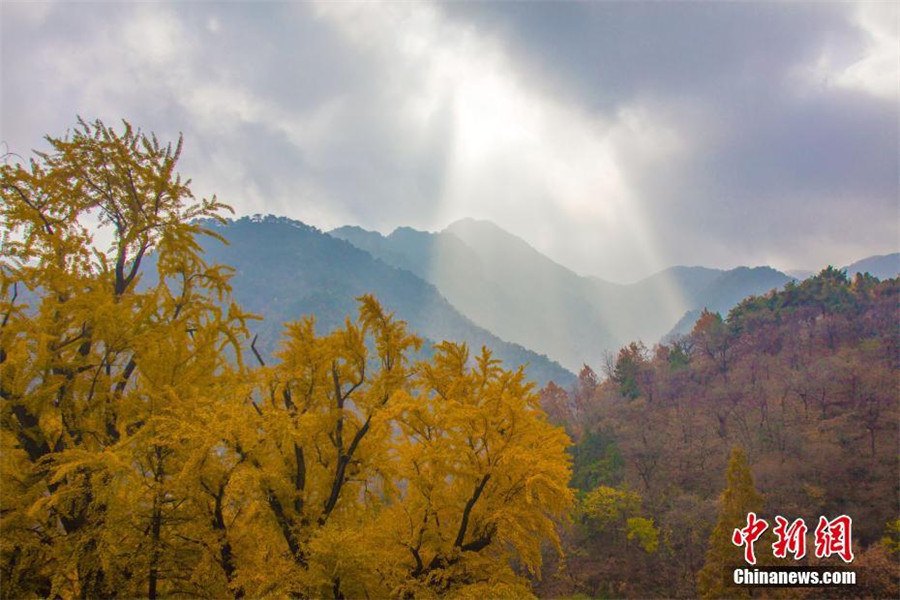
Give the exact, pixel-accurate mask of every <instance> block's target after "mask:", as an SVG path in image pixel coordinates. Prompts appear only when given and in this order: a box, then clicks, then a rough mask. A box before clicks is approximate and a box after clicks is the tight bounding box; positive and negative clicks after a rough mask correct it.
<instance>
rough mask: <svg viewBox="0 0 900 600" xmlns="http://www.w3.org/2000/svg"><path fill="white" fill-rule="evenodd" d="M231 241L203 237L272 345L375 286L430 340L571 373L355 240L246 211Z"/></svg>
mask: <svg viewBox="0 0 900 600" xmlns="http://www.w3.org/2000/svg"><path fill="white" fill-rule="evenodd" d="M217 232H218V233H220V234H221V235H222V236H223V237H225V238H226V239H227V240H228V241H229V243H230V245H228V246H225V245H223V244H221V243H217V242H214V241H213V242H207V243H205V248H206V253H207V258H208V260H210V261H212V262H217V263H223V264H227V265H231V266H232V267H233V268H235V270H236V273H235V276H234V279H233V280H232V285H233V286H234V296H235V299H236V300H237V301H238V302H240V303H241V304H242V305H243V306H244V307H245V308H246V309H247V310H249V311H251V312H255V313H258V314H261V315H263V316H264V317H265V320H264V322H263V323H262V324H254V325H253V329H254V330H256V331H259V332H260V337H261V341H262V346H263V348H264V349H266V350H267V351H271V349H272V348H273V347H274V344H275V341H276V340H277V339H278V336H279V335H280V332H281V329H282V326H281V324H282V323H283V322H285V321H289V320H293V319H298V318H300V317H302V316H304V315H308V314H314V315H315V316H316V320H317V324H318V326H319V327H320V328H321V330H322V331H327V330H330V329H332V328H334V327H336V326H338V325H341V324H343V322H344V319H345V318H346V317H347V316H353V315H355V314H356V309H357V304H356V300H355V299H356V298H357V297H358V296H360V295H362V294H365V293H373V294H375V296H376V297H377V298H378V299H379V301H380V302H381V303H382V304H383V305H384V306H385V307H386V308H388V309H389V310H393V311H396V312H397V314H398V316H399V317H400V318H402V319H404V320H406V321H407V322H408V323H409V325H410V327H411V328H412V329H413V330H415V331H417V332H418V333H419V334H420V335H422V336H425V337H427V338H429V339H430V340H436V341H441V340H445V339H446V340H454V341H464V342H468V343H469V345H470V347H472V348H474V349H476V350H477V349H480V347H481V346H482V345H486V346H488V347H489V348H491V349H492V350H494V352H495V356H496V357H497V358H500V359H501V360H503V361H504V363H505V364H506V365H507V366H510V367H512V366H517V365H519V364H523V363H526V362H527V363H530V367H529V369H528V373H529V375H530V376H531V377H532V378H533V379H534V380H535V381H537V382H539V383H544V382H546V381H548V380H550V379H552V380H554V381H556V382H557V383H563V384H564V383H568V382H569V381H571V380H572V379H573V377H574V376H573V375H572V374H571V373H570V372H568V371H566V370H565V369H563V368H562V367H560V366H559V365H558V364H556V363H553V362H551V361H550V360H548V359H547V358H546V357H544V356H540V355H538V354H535V353H534V352H531V351H529V350H527V349H526V348H523V347H521V346H518V345H516V344H510V343H507V342H505V341H503V340H501V339H499V338H498V337H497V336H495V335H493V334H492V333H491V332H489V331H487V330H485V329H483V328H481V327H478V326H477V325H475V324H474V323H472V322H471V321H470V320H469V319H467V318H466V317H464V316H463V315H461V314H460V313H459V312H458V311H457V310H456V309H455V308H454V307H453V306H452V305H451V304H450V303H449V302H447V300H446V299H445V298H444V297H443V296H441V294H440V293H439V292H438V291H437V290H436V289H435V288H434V287H433V286H432V285H429V284H428V283H426V282H425V281H423V280H422V279H420V278H419V277H416V276H415V275H414V274H413V273H411V272H409V271H405V270H402V269H398V268H394V267H391V266H389V265H388V264H386V263H385V262H382V261H380V260H377V259H375V258H373V257H372V256H371V255H370V254H369V253H367V252H365V251H363V250H360V249H359V248H356V247H355V246H353V245H351V244H349V243H347V242H345V241H342V240H339V239H336V238H333V237H331V236H328V235H326V234H324V233H322V232H321V231H319V230H317V229H315V228H312V227H309V226H307V225H304V224H303V223H300V222H298V221H292V220H289V219H284V218H276V217H265V218H253V219H251V218H243V219H240V220H237V221H233V222H230V223H229V224H228V225H226V226H220V227H219V228H217Z"/></svg>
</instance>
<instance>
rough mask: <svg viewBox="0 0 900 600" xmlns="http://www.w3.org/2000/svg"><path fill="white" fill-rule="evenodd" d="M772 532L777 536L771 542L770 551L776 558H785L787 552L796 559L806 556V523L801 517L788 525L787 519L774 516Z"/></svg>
mask: <svg viewBox="0 0 900 600" xmlns="http://www.w3.org/2000/svg"><path fill="white" fill-rule="evenodd" d="M772 532H773V533H774V534H775V536H776V537H777V538H778V539H777V540H776V541H775V543H774V544H772V553H773V554H774V555H775V557H776V558H786V557H787V554H788V552H790V553H791V554H793V555H794V559H796V560H800V559H801V558H803V557H804V556H806V523H804V522H803V519H797V520H796V521H794V522H793V523H791V525H790V526H788V520H787V519H785V518H784V517H781V516H779V517H775V529H773V530H772Z"/></svg>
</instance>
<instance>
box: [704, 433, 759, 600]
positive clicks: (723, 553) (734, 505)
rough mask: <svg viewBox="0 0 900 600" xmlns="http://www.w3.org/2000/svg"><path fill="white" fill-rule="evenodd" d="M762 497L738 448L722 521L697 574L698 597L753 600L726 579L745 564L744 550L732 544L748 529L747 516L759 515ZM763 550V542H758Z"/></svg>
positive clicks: (734, 452)
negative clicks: (738, 531)
mask: <svg viewBox="0 0 900 600" xmlns="http://www.w3.org/2000/svg"><path fill="white" fill-rule="evenodd" d="M762 501H763V499H762V496H760V495H759V493H758V492H757V491H756V488H755V487H754V485H753V474H752V473H751V472H750V466H749V465H748V464H747V457H746V455H745V454H744V450H743V449H742V448H739V447H735V448H734V449H733V450H732V451H731V460H730V461H729V462H728V487H727V488H725V492H724V493H723V494H722V498H721V505H722V506H721V509H720V511H719V520H718V521H717V522H716V526H715V528H714V529H713V532H712V535H711V536H710V538H709V547H708V549H707V552H706V564H704V565H703V568H702V569H700V572H699V573H698V574H697V593H698V594H699V595H700V597H702V598H743V597H749V594H748V593H747V589H746V588H737V587H734V586H733V585H730V584H731V580H730V578H728V577H726V575H727V573H728V568H729V567H736V566H739V565H741V564H744V559H743V550H742V549H741V548H739V547H738V546H735V545H734V543H732V534H733V533H734V530H735V529H739V528H741V527H743V526H744V525H746V522H747V513H749V512H759V510H760V509H761V508H762ZM758 543H759V544H760V547H762V544H761V542H758Z"/></svg>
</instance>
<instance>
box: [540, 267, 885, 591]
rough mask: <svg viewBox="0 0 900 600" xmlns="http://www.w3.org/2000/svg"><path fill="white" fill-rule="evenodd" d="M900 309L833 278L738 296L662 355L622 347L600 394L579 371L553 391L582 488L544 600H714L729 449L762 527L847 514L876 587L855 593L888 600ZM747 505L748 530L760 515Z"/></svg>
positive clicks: (725, 561)
mask: <svg viewBox="0 0 900 600" xmlns="http://www.w3.org/2000/svg"><path fill="white" fill-rule="evenodd" d="M898 301H900V279H892V280H887V281H878V280H877V279H875V278H873V277H871V276H867V275H857V276H856V277H855V278H854V279H852V280H850V279H849V278H847V277H846V276H845V275H844V273H843V272H842V271H838V270H835V269H832V268H828V269H826V270H824V271H822V272H821V273H820V274H819V275H817V276H815V277H813V278H810V279H808V280H806V281H803V282H802V283H798V284H794V283H789V284H788V285H787V286H785V289H784V290H783V291H781V292H776V293H772V294H768V295H765V296H757V297H751V298H748V299H746V300H744V301H743V302H741V303H740V304H739V305H738V306H737V307H735V308H734V309H733V310H732V311H731V312H730V313H729V314H728V317H727V318H725V319H723V318H721V317H720V316H719V315H718V314H714V313H709V312H705V313H703V314H702V315H701V316H700V318H699V319H698V320H697V322H696V323H695V325H694V327H693V330H692V331H691V333H690V334H688V335H686V336H683V337H681V338H679V339H677V340H676V341H674V342H672V343H670V344H668V345H661V346H656V347H654V348H648V347H646V346H644V345H642V344H637V343H632V344H630V345H628V346H627V347H625V348H623V349H622V350H621V351H620V352H619V353H618V356H617V357H616V359H615V360H614V361H611V362H610V364H608V365H604V366H603V370H604V371H605V372H606V374H608V379H606V380H605V381H603V382H602V383H601V382H598V378H597V376H596V375H595V374H594V373H593V371H591V370H589V369H585V370H584V371H583V372H582V373H581V376H580V380H579V384H578V385H577V386H576V387H575V388H574V389H572V390H569V391H568V392H567V391H565V390H562V389H560V388H558V387H556V386H548V387H547V388H545V389H544V390H543V392H542V394H543V399H544V404H545V407H546V408H547V410H548V411H549V412H550V414H551V415H552V417H553V418H554V419H555V420H557V421H558V422H561V423H565V424H566V426H567V428H568V429H569V431H570V432H571V433H572V435H573V436H574V437H575V438H576V440H577V441H576V444H575V446H574V448H573V453H574V458H575V471H574V476H573V485H574V486H575V487H576V488H578V489H579V490H580V492H579V495H580V505H579V509H578V511H579V512H578V515H579V516H577V517H576V520H575V523H574V524H573V525H572V526H570V527H568V528H566V548H567V551H568V560H567V563H566V565H565V567H564V568H563V570H562V571H561V572H559V573H551V574H549V575H550V577H549V578H548V579H547V580H546V581H545V583H544V586H545V587H544V588H542V589H543V590H544V591H545V593H547V594H549V595H560V594H570V593H575V592H580V593H586V594H588V595H591V596H594V595H600V596H603V597H606V596H635V597H645V596H682V597H692V596H695V595H697V594H698V593H700V594H704V595H705V594H711V595H716V594H717V593H723V592H722V591H721V590H719V592H716V590H715V589H711V588H710V587H709V581H706V584H705V585H706V587H704V584H703V581H702V580H703V578H702V577H698V574H699V573H700V572H701V569H702V568H703V567H704V565H707V564H710V563H715V565H717V566H715V565H714V566H711V567H707V570H708V571H710V572H714V573H718V571H717V569H720V568H721V567H723V565H725V566H727V565H732V566H734V565H738V564H741V562H742V559H741V550H740V549H739V548H737V547H736V546H733V545H731V544H730V542H725V547H726V548H730V550H728V552H729V554H727V555H726V556H724V557H720V556H716V555H713V554H710V552H709V551H711V550H710V549H711V548H714V547H715V546H714V542H715V537H714V536H713V538H712V539H711V535H712V534H713V525H714V524H715V523H716V521H717V514H718V513H719V511H721V510H722V504H721V501H720V500H718V499H719V497H720V494H722V492H723V491H724V489H725V487H726V478H725V471H726V465H727V464H728V460H729V455H730V453H731V452H732V450H733V449H735V448H739V449H741V451H742V452H744V453H746V461H747V463H748V464H749V469H750V472H752V480H753V482H755V489H756V490H757V492H758V493H759V494H760V500H761V501H760V505H759V506H758V508H756V510H758V512H759V514H760V516H765V517H767V518H769V519H770V520H771V519H772V518H773V517H774V516H775V515H785V516H789V517H790V518H791V519H794V518H798V517H802V518H804V519H805V520H806V522H807V523H815V522H816V520H817V519H818V517H819V516H820V515H830V516H831V517H834V516H836V515H839V514H847V515H850V516H851V517H852V519H853V534H854V538H853V543H854V544H855V552H856V554H857V561H856V562H855V563H854V564H855V565H857V566H860V567H865V568H863V569H862V572H863V578H864V585H867V586H870V587H861V588H858V589H857V590H856V592H855V593H852V594H851V595H855V594H856V593H861V595H862V596H864V597H892V596H896V594H897V591H898V588H897V576H898V562H897V559H898V557H897V555H896V551H897V537H896V536H897V535H898V533H900V532H898V530H897V526H898V523H897V517H898V514H900V506H898V496H897V483H898V472H900V462H898V454H897V427H898V419H900V413H898V390H900V364H898V358H900V354H898V353H900V332H898V323H900V312H898ZM735 468H737V467H735ZM745 500H746V502H747V504H746V505H745V506H746V508H745V509H744V511H743V514H742V515H741V518H743V516H744V515H746V512H747V510H750V509H751V507H753V504H752V502H750V500H749V499H745ZM632 518H634V519H638V518H639V519H646V520H648V521H646V522H645V521H632V520H631V519H632ZM626 521H627V522H626ZM740 526H742V523H739V522H732V523H729V524H726V526H725V527H723V531H725V532H727V533H726V535H730V532H731V530H732V528H734V527H740ZM885 536H888V537H887V540H886V541H885V542H884V543H882V542H881V540H882V538H884V537H885ZM890 536H894V537H890ZM767 543H768V544H771V539H769V540H768V541H767ZM757 545H758V547H761V548H765V547H766V546H764V545H761V542H760V543H759V544H757ZM891 552H894V554H891ZM716 561H718V562H716ZM783 564H797V563H794V562H790V561H787V562H784V563H783ZM636 573H640V576H638V577H636V576H635V574H636ZM716 576H719V575H718V574H717V575H716ZM698 586H699V587H698ZM724 593H725V595H726V596H728V595H735V596H736V595H740V593H743V592H742V590H739V589H736V588H732V589H730V590H726V591H725V592H724ZM798 593H799V592H798Z"/></svg>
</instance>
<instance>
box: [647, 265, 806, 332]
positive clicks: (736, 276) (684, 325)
mask: <svg viewBox="0 0 900 600" xmlns="http://www.w3.org/2000/svg"><path fill="white" fill-rule="evenodd" d="M791 280H792V278H791V277H788V276H787V275H785V274H784V273H782V272H781V271H776V270H775V269H773V268H771V267H755V268H748V267H738V268H736V269H732V270H730V271H724V272H722V273H721V274H720V275H719V276H718V277H716V278H715V279H714V280H713V281H711V282H710V283H709V284H708V285H707V286H706V287H705V288H704V289H703V290H701V291H700V292H699V293H698V294H697V295H696V296H697V300H698V303H697V304H696V308H693V309H691V310H689V311H687V312H686V313H685V314H684V316H682V317H681V319H679V320H678V323H676V324H675V326H674V327H673V328H672V329H671V330H670V331H669V333H667V334H666V335H665V336H664V339H671V338H673V337H676V336H679V335H684V334H686V333H690V331H691V329H693V327H694V323H696V322H697V319H698V318H699V317H700V314H701V313H702V312H703V309H706V310H709V311H710V312H717V313H720V314H722V315H727V314H728V311H729V310H731V309H732V308H733V307H735V306H737V305H738V304H739V303H740V302H741V301H742V300H743V299H744V298H746V297H748V296H751V295H753V296H758V295H760V294H764V293H766V292H768V291H770V290H774V289H780V288H781V287H783V286H784V284H786V283H787V282H789V281H791Z"/></svg>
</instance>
